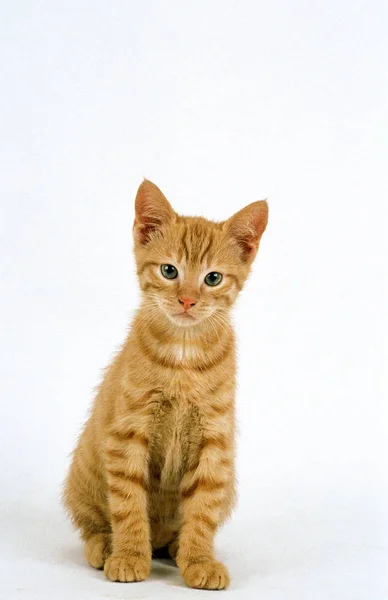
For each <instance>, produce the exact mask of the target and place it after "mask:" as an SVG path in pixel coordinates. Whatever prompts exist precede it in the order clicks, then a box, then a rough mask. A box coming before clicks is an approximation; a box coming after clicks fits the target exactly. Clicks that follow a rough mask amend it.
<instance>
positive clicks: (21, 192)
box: [0, 0, 388, 600]
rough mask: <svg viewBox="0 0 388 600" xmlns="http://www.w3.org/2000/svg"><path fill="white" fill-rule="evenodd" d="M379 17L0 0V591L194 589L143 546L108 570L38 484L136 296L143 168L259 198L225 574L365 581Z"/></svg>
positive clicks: (197, 192) (379, 131)
mask: <svg viewBox="0 0 388 600" xmlns="http://www.w3.org/2000/svg"><path fill="white" fill-rule="evenodd" d="M387 27H388V9H387V3H386V2H384V0H382V1H381V2H378V1H375V2H374V1H367V0H364V1H363V0H360V1H357V0H356V1H354V0H352V1H350V0H346V1H338V0H328V1H320V0H311V1H307V0H305V1H301V0H300V1H291V2H290V1H287V0H283V1H282V0H275V1H266V2H264V1H262V0H260V1H258V2H255V1H253V0H252V1H244V0H243V1H241V2H237V1H236V2H232V1H229V0H218V1H212V0H208V1H207V2H206V1H204V0H195V1H189V2H178V1H177V0H174V1H169V2H161V1H160V2H158V1H154V2H153V1H149V0H147V1H144V2H140V0H139V1H138V2H134V1H125V0H121V1H119V0H117V1H115V0H112V1H111V2H102V1H100V0H93V1H90V2H87V1H85V0H77V1H76V0H68V1H66V2H64V1H63V2H59V1H58V0H36V1H32V2H31V1H30V2H27V1H26V2H23V1H20V0H17V1H12V2H11V1H9V2H4V3H2V8H1V15H0V39H1V94H0V124H1V135H0V159H1V177H0V180H1V183H0V185H1V190H0V194H1V196H0V198H1V215H0V256H1V261H0V285H1V288H0V292H1V297H0V319H1V356H0V387H1V390H0V391H1V407H0V410H1V415H0V427H1V436H0V460H1V468H0V476H1V492H0V500H1V516H0V519H1V523H0V532H1V534H0V571H1V578H0V597H1V599H7V600H11V599H14V598H21V599H22V598H28V599H35V598H36V599H39V600H46V599H50V600H52V599H53V598H55V600H62V599H63V600H65V599H68V598H71V599H74V598H82V599H83V598H95V599H98V598H117V599H119V598H120V599H121V598H123V599H124V598H155V597H163V596H165V597H168V598H182V597H186V596H187V597H192V598H194V597H205V595H206V592H197V591H194V590H189V589H188V588H185V587H184V586H183V583H182V580H181V578H180V576H179V574H178V573H177V570H176V569H174V568H173V567H171V566H168V565H166V564H162V563H154V569H153V573H152V576H151V579H150V580H149V581H148V582H144V583H140V584H127V585H124V584H116V583H111V582H109V581H108V580H106V579H105V578H104V575H103V573H101V572H98V571H94V570H93V569H91V568H90V567H88V566H87V565H86V564H85V562H84V560H83V557H82V550H81V545H80V543H79V541H78V539H77V536H76V534H75V533H74V532H73V531H72V530H71V529H70V526H69V525H68V523H67V521H66V520H65V518H64V516H63V514H62V510H61V507H60V505H59V500H58V499H59V493H60V485H61V481H62V480H63V477H64V474H65V471H66V468H67V465H68V460H69V459H68V454H69V452H70V451H71V449H72V447H73V446H74V442H75V439H76V436H77V434H78V432H79V431H80V428H81V424H82V422H83V421H84V419H85V417H86V414H87V409H88V406H89V405H90V402H91V400H92V397H93V387H94V386H95V385H96V384H97V383H98V381H99V378H100V376H101V370H102V368H103V367H104V366H105V365H106V364H107V363H108V362H109V360H110V357H111V356H112V353H113V352H114V350H115V349H116V348H117V347H118V345H119V344H120V343H121V342H122V340H123V339H124V336H125V332H126V329H127V326H128V323H129V321H130V318H131V315H132V314H133V311H134V310H135V308H136V306H137V305H138V300H139V294H138V291H137V283H136V279H135V276H134V264H133V259H132V256H131V245H132V240H131V227H132V219H133V200H134V195H135V192H136V188H137V186H138V185H139V183H140V182H141V180H142V178H143V177H144V176H146V177H148V178H150V179H151V180H153V181H154V182H155V183H157V184H158V185H159V187H161V189H162V190H163V191H164V193H165V194H166V195H167V197H168V198H169V199H170V201H171V202H172V204H173V206H174V207H175V208H176V210H177V211H178V212H181V213H184V214H201V215H204V216H207V217H209V218H213V219H224V218H226V217H228V216H230V215H231V214H232V213H233V212H235V211H236V210H238V209H239V208H241V207H242V206H244V205H245V204H248V203H249V202H252V201H253V200H257V199H260V198H263V197H268V201H269V204H270V219H269V225H268V229H267V232H266V233H265V235H264V237H263V241H262V245H261V249H260V253H259V257H258V259H257V261H256V265H255V268H254V272H253V274H252V277H251V279H250V281H249V283H248V284H247V286H246V288H245V290H244V292H243V294H242V296H241V299H240V300H239V303H238V306H237V308H236V313H235V323H236V329H237V333H238V338H239V363H240V370H239V382H240V383H239V391H238V418H239V429H240V435H239V443H238V448H239V450H238V466H239V482H240V485H239V488H240V501H239V506H238V510H237V511H236V514H235V516H234V518H233V519H232V520H231V521H230V523H229V524H228V525H226V526H225V527H224V528H223V530H222V532H221V533H220V534H219V536H218V539H217V551H218V555H219V556H220V557H221V558H222V559H223V560H225V562H226V563H227V564H228V566H229V568H230V571H231V574H232V585H231V588H230V590H229V591H228V592H225V597H232V596H233V597H234V598H247V599H249V598H255V599H256V598H260V599H261V600H283V599H287V600H386V599H387V598H388V575H387V574H388V570H387V566H388V565H387V563H388V561H387V557H388V553H387V550H388V542H387V538H388V509H387V506H388V492H387V490H388V486H387V473H388V464H387V449H388V448H387V434H388V427H387V418H388V414H387V408H386V403H385V402H383V383H384V382H383V355H384V353H383V345H384V337H385V339H386V336H385V333H386V327H385V326H386V313H385V305H384V283H385V281H386V257H387V254H386V252H387V248H386V247H384V246H385V242H384V236H386V235H387V231H386V228H385V224H384V220H385V215H384V210H385V206H386V202H387V191H388V186H387V174H386V169H387V150H388V147H387V143H386V140H387V137H388V127H387V106H388V103H387V100H388V94H387V90H388V85H387V68H386V65H387V56H388V54H387V53H388V43H387Z"/></svg>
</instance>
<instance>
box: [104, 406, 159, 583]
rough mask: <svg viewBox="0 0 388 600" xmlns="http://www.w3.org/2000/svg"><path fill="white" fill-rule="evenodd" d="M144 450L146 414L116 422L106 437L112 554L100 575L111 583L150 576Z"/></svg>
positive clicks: (146, 469) (146, 432)
mask: <svg viewBox="0 0 388 600" xmlns="http://www.w3.org/2000/svg"><path fill="white" fill-rule="evenodd" d="M136 422H137V425H134V423H136ZM148 447H149V428H148V426H147V418H146V415H143V418H140V419H131V425H127V426H125V423H124V424H123V423H119V425H117V426H116V427H114V428H112V430H111V432H110V433H109V435H108V437H107V441H106V445H105V465H106V474H107V483H108V500H109V508H110V516H111V526H112V554H111V555H110V556H109V557H108V559H107V560H106V562H105V565H104V572H105V574H106V576H107V577H108V578H109V579H111V580H112V581H123V582H125V581H143V580H144V579H146V578H147V577H148V575H149V573H150V568H151V541H150V526H149V521H148V514H147V495H148V494H147V488H148V455H149V452H148Z"/></svg>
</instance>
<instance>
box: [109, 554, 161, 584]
mask: <svg viewBox="0 0 388 600" xmlns="http://www.w3.org/2000/svg"><path fill="white" fill-rule="evenodd" d="M150 570H151V561H150V560H148V559H146V558H145V557H144V556H133V555H131V554H112V555H111V556H109V558H108V559H107V560H106V562H105V565H104V573H105V575H106V576H107V577H108V579H110V580H111V581H122V582H125V581H144V579H147V577H148V575H149V574H150Z"/></svg>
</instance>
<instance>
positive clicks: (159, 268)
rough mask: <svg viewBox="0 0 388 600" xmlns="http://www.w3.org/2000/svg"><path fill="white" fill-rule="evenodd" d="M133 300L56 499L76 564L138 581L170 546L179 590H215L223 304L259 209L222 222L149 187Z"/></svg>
mask: <svg viewBox="0 0 388 600" xmlns="http://www.w3.org/2000/svg"><path fill="white" fill-rule="evenodd" d="M135 211H136V218H135V223H134V239H135V257H136V263H137V273H138V277H139V281H140V287H141V290H142V303H141V306H140V309H139V310H138V312H137V315H136V317H135V319H134V321H133V324H132V329H131V331H130V333H129V336H128V338H127V340H126V342H125V343H124V346H123V348H122V350H121V351H120V352H119V353H118V355H117V356H116V358H115V359H114V361H113V363H112V364H111V365H110V367H109V368H108V370H107V371H106V374H105V377H104V380H103V382H102V384H101V386H100V389H99V392H98V394H97V397H96V399H95V402H94V405H93V409H92V411H91V414H90V416H89V419H88V421H87V422H86V425H85V427H84V430H83V432H82V434H81V436H80V438H79V441H78V445H77V447H76V449H75V451H74V455H73V460H72V464H71V467H70V471H69V474H68V477H67V480H66V484H65V490H64V502H65V505H66V508H67V510H68V511H69V513H70V515H71V518H72V520H73V522H74V524H75V525H76V527H77V528H78V529H79V530H80V532H81V536H82V538H83V540H84V542H85V555H86V559H87V560H88V562H89V563H90V564H91V565H92V566H93V567H95V568H97V569H101V568H104V571H105V574H106V576H107V577H108V578H109V579H111V580H112V581H142V580H143V579H145V578H146V577H147V576H148V574H149V572H150V567H151V556H152V551H157V550H160V549H162V548H163V549H165V548H168V551H169V553H170V556H171V557H173V558H175V560H176V562H177V565H178V566H179V569H180V572H181V574H182V576H183V578H184V580H185V582H186V583H187V585H189V586H191V587H195V588H206V589H222V588H226V587H227V586H228V584H229V574H228V571H227V569H226V567H225V566H224V565H223V564H222V563H220V562H218V561H217V560H216V559H215V557H214V549H213V545H214V536H215V533H216V531H217V529H218V528H219V526H220V525H221V524H222V523H223V521H224V520H225V519H226V517H227V516H228V515H229V514H230V512H231V510H232V508H233V506H234V504H235V496H236V494H235V475H234V453H235V441H234V436H235V419H234V395H235V372H236V366H235V346H234V336H233V330H232V326H231V324H230V320H229V312H230V309H231V306H232V304H233V302H234V300H235V298H236V296H237V294H238V292H239V291H240V290H241V288H242V286H243V284H244V281H245V279H246V278H247V276H248V273H249V270H250V266H251V263H252V261H253V259H254V258H255V255H256V252H257V249H258V246H259V242H260V238H261V236H262V234H263V232H264V230H265V227H266V225H267V218H268V207H267V203H266V202H265V201H261V202H253V203H252V204H250V205H249V206H247V207H245V208H243V209H242V210H240V211H239V212H238V213H236V214H235V215H234V216H233V217H231V218H230V219H228V220H227V221H225V222H222V223H214V222H211V221H207V220H206V219H203V218H201V217H181V216H179V215H177V214H176V213H175V212H174V210H173V209H172V208H171V206H170V204H169V203H168V201H167V200H166V198H165V197H164V195H163V194H162V192H161V191H160V190H159V188H158V187H156V185H154V184H153V183H151V182H150V181H144V182H143V183H142V184H141V185H140V187H139V190H138V192H137V196H136V203H135Z"/></svg>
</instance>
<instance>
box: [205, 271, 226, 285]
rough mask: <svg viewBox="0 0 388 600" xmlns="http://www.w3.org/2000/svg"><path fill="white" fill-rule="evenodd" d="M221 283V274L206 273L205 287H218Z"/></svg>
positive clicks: (214, 272)
mask: <svg viewBox="0 0 388 600" xmlns="http://www.w3.org/2000/svg"><path fill="white" fill-rule="evenodd" d="M221 281H222V275H221V273H217V272H216V271H212V272H211V273H208V274H207V275H206V277H205V283H206V284H207V285H212V286H214V285H218V284H219V283H221Z"/></svg>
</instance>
